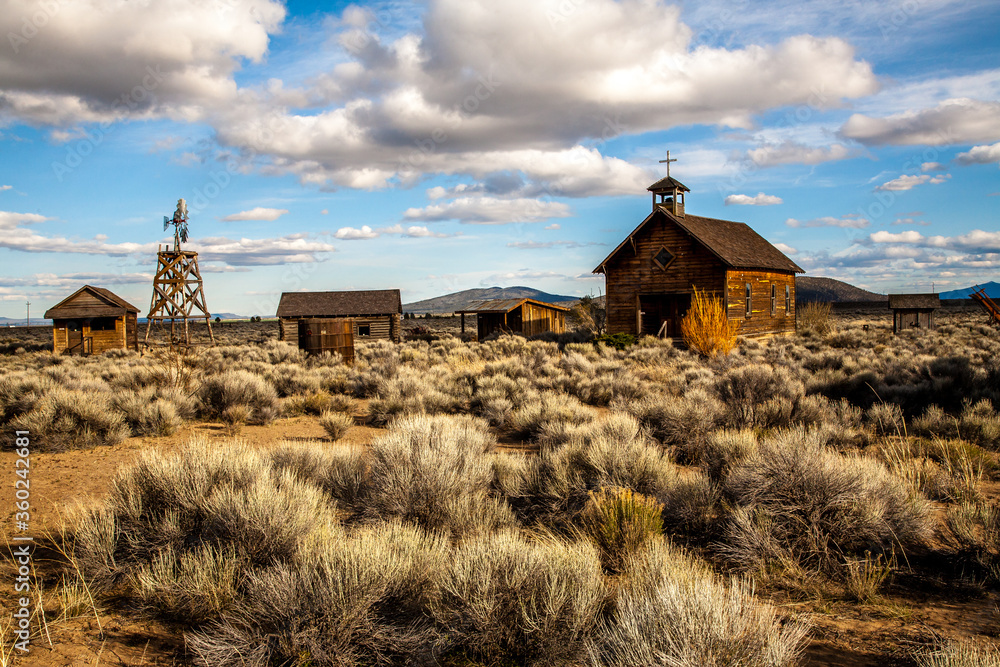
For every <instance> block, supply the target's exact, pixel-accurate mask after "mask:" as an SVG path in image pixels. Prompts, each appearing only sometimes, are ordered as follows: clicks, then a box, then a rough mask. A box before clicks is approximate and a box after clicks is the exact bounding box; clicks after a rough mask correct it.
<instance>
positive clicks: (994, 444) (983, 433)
mask: <svg viewBox="0 0 1000 667" xmlns="http://www.w3.org/2000/svg"><path fill="white" fill-rule="evenodd" d="M958 429H959V435H960V437H961V438H963V439H965V440H968V441H970V442H974V443H976V444H978V445H980V446H982V447H989V448H990V449H998V448H1000V415H998V414H997V413H996V412H995V411H994V410H993V404H992V403H991V402H990V401H989V400H988V399H985V398H984V399H982V400H980V401H977V402H976V403H972V402H966V404H965V406H964V408H963V409H962V416H961V419H960V420H959V422H958Z"/></svg>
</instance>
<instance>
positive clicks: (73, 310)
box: [43, 285, 139, 320]
mask: <svg viewBox="0 0 1000 667" xmlns="http://www.w3.org/2000/svg"><path fill="white" fill-rule="evenodd" d="M83 292H90V293H91V294H93V295H94V296H95V297H97V298H98V299H99V300H101V301H103V302H105V304H106V305H104V306H94V307H92V308H88V309H86V310H85V311H81V309H80V308H79V307H74V306H73V305H72V304H73V301H74V300H75V299H76V298H77V297H78V296H80V294H82V293H83ZM138 312H139V309H138V308H136V307H135V306H133V305H132V304H131V303H129V302H128V301H126V300H125V299H123V298H121V297H120V296H118V295H117V294H115V293H114V292H112V291H111V290H109V289H104V288H103V287H94V286H93V285H84V286H83V287H81V288H80V289H78V290H77V291H75V292H73V293H72V294H70V295H69V296H68V297H66V298H65V299H63V300H62V301H60V302H59V303H57V304H56V305H54V306H52V307H51V308H49V309H48V310H46V311H45V315H43V317H45V319H47V320H62V319H73V318H77V317H121V316H122V315H124V314H125V313H138Z"/></svg>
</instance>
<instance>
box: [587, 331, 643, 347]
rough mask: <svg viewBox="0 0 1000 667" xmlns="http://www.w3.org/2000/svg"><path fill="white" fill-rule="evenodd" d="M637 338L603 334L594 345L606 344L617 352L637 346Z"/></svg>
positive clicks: (621, 334)
mask: <svg viewBox="0 0 1000 667" xmlns="http://www.w3.org/2000/svg"><path fill="white" fill-rule="evenodd" d="M636 340H637V339H636V337H635V336H633V335H632V334H627V333H616V334H601V335H600V336H598V337H596V338H595V339H594V345H598V344H604V345H607V346H608V347H613V348H614V349H616V350H624V349H626V348H629V347H632V346H633V345H635V344H636Z"/></svg>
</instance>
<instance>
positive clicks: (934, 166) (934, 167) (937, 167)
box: [920, 162, 948, 173]
mask: <svg viewBox="0 0 1000 667" xmlns="http://www.w3.org/2000/svg"><path fill="white" fill-rule="evenodd" d="M947 169H948V167H946V166H944V165H943V164H941V163H940V162H924V163H923V164H921V165H920V171H922V172H924V173H926V172H928V171H947Z"/></svg>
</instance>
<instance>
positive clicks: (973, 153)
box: [955, 143, 1000, 164]
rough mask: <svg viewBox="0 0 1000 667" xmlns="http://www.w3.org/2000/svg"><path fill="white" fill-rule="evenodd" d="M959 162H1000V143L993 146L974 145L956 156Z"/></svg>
mask: <svg viewBox="0 0 1000 667" xmlns="http://www.w3.org/2000/svg"><path fill="white" fill-rule="evenodd" d="M955 161H956V162H958V163H959V164H991V163H993V162H998V163H1000V143H995V144H993V145H991V146H973V147H972V148H971V149H970V150H968V151H966V152H964V153H959V154H958V155H957V156H955Z"/></svg>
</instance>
